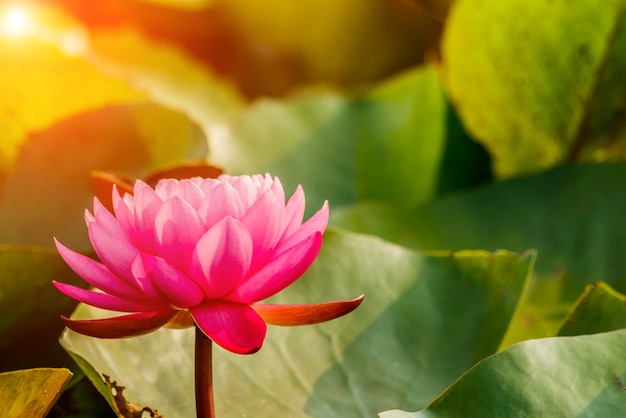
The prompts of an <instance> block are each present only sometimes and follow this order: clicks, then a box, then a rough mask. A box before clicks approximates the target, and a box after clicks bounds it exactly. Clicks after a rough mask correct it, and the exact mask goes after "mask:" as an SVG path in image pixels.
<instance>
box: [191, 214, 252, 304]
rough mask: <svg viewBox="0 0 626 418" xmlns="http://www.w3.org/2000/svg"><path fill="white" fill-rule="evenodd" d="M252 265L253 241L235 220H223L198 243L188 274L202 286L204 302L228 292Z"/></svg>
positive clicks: (228, 218)
mask: <svg viewBox="0 0 626 418" xmlns="http://www.w3.org/2000/svg"><path fill="white" fill-rule="evenodd" d="M251 262H252V238H251V237H250V233H249V232H248V230H247V229H246V228H245V227H244V226H243V225H242V224H241V223H240V222H239V221H237V220H236V219H233V218H231V217H226V218H224V219H222V220H221V221H220V222H218V223H217V224H215V225H214V226H213V227H212V228H211V229H209V230H208V231H207V232H206V233H205V234H204V235H203V236H202V238H200V240H199V241H198V244H197V245H196V248H195V250H194V251H193V254H192V256H191V261H190V264H189V274H190V275H191V276H192V277H193V278H195V279H196V281H197V282H198V283H202V287H203V288H204V293H205V295H206V298H207V299H216V298H220V297H222V296H224V295H226V294H228V293H229V292H231V291H232V290H233V289H234V288H235V286H237V285H238V284H239V282H240V281H241V280H242V278H243V277H244V276H245V275H246V273H247V272H248V270H249V268H250V263H251Z"/></svg>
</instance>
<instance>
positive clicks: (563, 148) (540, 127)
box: [443, 0, 626, 177]
mask: <svg viewBox="0 0 626 418" xmlns="http://www.w3.org/2000/svg"><path fill="white" fill-rule="evenodd" d="M624 7H626V2H624V0H610V1H606V2H603V3H602V7H601V8H598V4H597V2H595V1H594V0H581V1H576V2H573V3H572V2H570V1H567V0H555V1H551V0H539V1H532V2H529V1H525V0H509V1H492V2H484V1H482V0H459V1H457V2H456V4H455V5H454V7H452V9H451V13H450V16H449V19H448V21H447V24H446V31H445V35H444V41H443V62H444V66H445V74H446V75H447V81H446V85H447V86H448V87H449V91H450V94H451V96H452V97H453V99H454V102H455V104H456V105H457V109H458V110H459V113H460V115H461V116H462V119H463V121H464V123H465V125H466V126H467V128H468V130H469V131H470V132H472V133H473V134H474V135H475V136H476V137H477V138H478V139H479V140H480V141H482V142H483V143H484V144H485V146H486V147H487V148H488V149H489V150H490V152H491V153H492V155H493V156H494V167H495V171H496V172H497V173H498V174H499V175H501V176H505V177H508V176H514V175H518V174H520V173H528V172H532V171H537V170H541V169H545V168H547V167H550V166H553V165H555V164H558V163H561V162H564V161H580V160H586V161H589V160H596V161H604V160H606V159H607V158H614V159H615V158H616V159H620V160H624V155H625V152H624V151H625V149H626V141H625V140H626V118H625V117H624V100H625V98H626V78H625V77H624V76H623V75H624V74H625V73H626V55H625V54H624V53H623V51H624V48H626V24H625V21H624V19H625V16H624ZM573 28H575V30H574V29H573Z"/></svg>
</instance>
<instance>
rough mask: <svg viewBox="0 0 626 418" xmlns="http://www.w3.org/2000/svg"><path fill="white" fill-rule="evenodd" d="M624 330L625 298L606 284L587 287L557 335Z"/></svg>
mask: <svg viewBox="0 0 626 418" xmlns="http://www.w3.org/2000/svg"><path fill="white" fill-rule="evenodd" d="M622 328H626V296H624V295H622V294H621V293H619V292H616V291H615V290H613V289H612V288H611V286H609V285H608V284H606V283H603V282H600V283H598V284H596V285H589V286H587V288H586V289H585V292H584V293H583V294H582V295H581V296H580V297H579V298H578V301H577V302H576V304H575V305H574V307H573V309H572V311H571V312H570V313H569V314H568V315H567V318H566V319H565V322H564V323H563V326H561V329H560V330H559V335H563V336H567V335H582V334H595V333H598V332H607V331H614V330H618V329H622Z"/></svg>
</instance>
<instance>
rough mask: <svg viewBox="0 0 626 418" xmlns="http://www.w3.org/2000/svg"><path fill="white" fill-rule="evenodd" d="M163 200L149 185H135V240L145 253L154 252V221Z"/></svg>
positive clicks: (139, 182) (139, 183)
mask: <svg viewBox="0 0 626 418" xmlns="http://www.w3.org/2000/svg"><path fill="white" fill-rule="evenodd" d="M162 204H163V200H161V198H160V197H159V196H157V194H156V193H155V192H154V190H152V188H150V186H148V185H147V184H145V183H143V182H141V181H139V180H137V182H136V183H135V195H134V212H135V239H136V240H137V243H138V244H139V245H141V248H142V249H143V250H144V251H148V252H154V244H155V242H154V241H155V236H154V219H155V218H156V215H157V213H158V212H159V209H160V208H161V205H162Z"/></svg>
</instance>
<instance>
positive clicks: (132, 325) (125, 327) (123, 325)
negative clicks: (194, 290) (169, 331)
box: [61, 309, 176, 338]
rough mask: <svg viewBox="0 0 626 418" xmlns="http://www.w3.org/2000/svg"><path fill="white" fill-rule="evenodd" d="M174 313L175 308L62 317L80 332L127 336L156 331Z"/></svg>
mask: <svg viewBox="0 0 626 418" xmlns="http://www.w3.org/2000/svg"><path fill="white" fill-rule="evenodd" d="M174 315H176V311H175V310H173V309H161V310H158V311H151V312H139V313H133V314H129V315H123V316H117V317H114V318H106V319H87V320H79V321H75V320H73V319H69V318H66V317H64V316H62V317H61V319H62V320H63V322H64V323H65V326H66V327H68V328H69V329H71V330H72V331H75V332H78V333H79V334H83V335H88V336H90V337H96V338H125V337H135V336H137V335H143V334H148V333H150V332H152V331H156V330H157V329H159V328H161V327H162V326H163V325H165V324H166V323H167V322H168V321H169V320H170V319H171V318H172V317H173V316H174Z"/></svg>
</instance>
